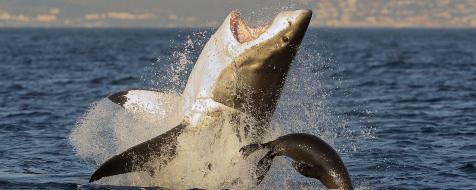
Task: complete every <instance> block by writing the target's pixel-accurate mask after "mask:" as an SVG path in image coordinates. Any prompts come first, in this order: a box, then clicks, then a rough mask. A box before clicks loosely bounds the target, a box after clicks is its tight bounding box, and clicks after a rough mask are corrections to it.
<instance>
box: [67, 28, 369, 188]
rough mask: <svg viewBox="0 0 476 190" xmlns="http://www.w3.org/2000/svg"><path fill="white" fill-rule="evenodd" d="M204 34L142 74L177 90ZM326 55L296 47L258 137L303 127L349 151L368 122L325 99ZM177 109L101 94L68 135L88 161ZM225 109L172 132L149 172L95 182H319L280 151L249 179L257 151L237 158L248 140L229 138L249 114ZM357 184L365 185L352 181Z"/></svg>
mask: <svg viewBox="0 0 476 190" xmlns="http://www.w3.org/2000/svg"><path fill="white" fill-rule="evenodd" d="M207 35H208V33H207V32H199V33H193V34H191V35H188V36H186V39H185V42H184V43H183V45H182V46H183V47H182V48H181V49H180V50H179V51H174V52H173V53H172V56H171V57H169V58H159V59H158V61H159V62H157V63H154V66H156V67H158V69H157V68H156V69H151V72H153V75H152V76H150V75H149V76H148V77H145V79H146V80H147V81H149V82H150V83H151V84H153V85H155V86H157V87H165V88H163V89H164V92H167V93H175V94H177V93H178V92H180V91H181V89H183V87H184V86H185V83H186V77H187V76H188V74H189V71H190V70H189V69H190V68H191V67H192V64H193V62H194V60H193V59H194V58H193V57H196V56H194V54H196V53H197V52H200V49H201V47H202V46H203V45H204V43H205V41H206V36H207ZM316 40H318V39H317V37H316V36H307V37H306V39H305V40H304V43H305V42H306V41H310V42H312V41H316ZM303 46H305V44H303ZM163 60H166V62H170V63H172V64H168V65H164V64H162V63H161V61H163ZM333 63H334V62H333V61H332V59H328V58H325V57H324V56H321V55H320V52H313V51H310V50H309V49H306V48H305V47H303V48H301V51H300V52H299V54H298V55H297V57H296V58H295V61H294V63H293V66H292V69H291V71H290V73H289V76H288V78H287V82H286V85H285V87H284V90H283V93H282V94H283V95H282V97H281V99H280V101H279V105H278V108H277V110H276V113H275V115H274V117H273V120H272V123H271V126H272V131H271V132H270V133H269V134H268V135H267V136H265V137H264V139H265V141H267V140H272V139H274V138H276V137H278V136H281V135H284V134H287V133H294V132H304V133H311V134H314V135H317V136H320V137H321V138H322V139H324V140H325V141H326V142H328V143H329V144H331V145H332V146H333V147H334V148H336V149H337V150H338V151H339V152H340V153H341V154H351V153H352V152H355V151H358V149H359V146H360V143H362V142H363V141H365V140H366V139H369V138H371V137H372V134H373V132H372V130H370V129H368V128H366V127H365V126H363V127H361V128H357V129H355V128H353V129H351V128H349V127H348V124H347V121H346V118H342V117H341V116H336V114H335V113H333V110H332V107H330V105H329V98H330V97H331V96H332V89H329V88H328V87H327V86H326V83H325V82H326V80H329V78H328V77H329V76H328V72H329V69H330V68H332V64H333ZM164 67H165V69H164ZM164 70H165V71H166V72H165V74H164V73H163V71H164ZM169 104H170V105H176V104H181V102H169ZM178 115H179V114H177V115H175V116H174V115H172V116H171V117H167V118H157V117H155V116H152V115H148V114H147V113H139V114H138V113H129V112H126V111H124V110H123V109H121V108H120V107H119V106H117V105H115V104H112V103H110V102H108V101H99V102H98V103H96V104H94V105H92V107H91V108H90V111H88V113H86V114H85V115H84V116H83V117H82V118H81V119H80V120H79V121H78V123H77V125H76V127H75V129H74V130H73V132H72V133H71V135H70V141H71V143H72V144H73V146H74V147H75V150H76V152H77V153H78V155H79V156H80V157H81V158H83V159H85V160H87V161H90V162H91V166H94V165H98V164H100V163H103V162H104V161H105V160H106V159H108V158H110V157H111V156H113V155H115V154H118V153H120V152H122V151H124V150H126V149H127V148H129V147H131V146H133V145H136V144H138V143H140V142H143V141H145V140H147V139H150V138H152V137H155V136H157V135H159V134H162V133H163V132H165V131H167V130H169V129H170V128H171V127H173V126H175V125H176V124H177V123H179V122H180V120H181V119H182V118H180V116H178ZM231 115H232V114H231V113H225V114H224V115H221V116H215V117H212V118H207V119H209V120H212V121H213V122H214V124H216V125H217V124H218V125H222V126H223V127H221V128H208V129H200V130H196V131H190V132H188V133H185V134H184V135H182V136H180V137H179V147H178V150H179V151H178V152H179V154H180V155H178V156H177V158H176V159H173V160H172V161H171V162H170V163H168V165H167V166H165V167H164V168H161V170H160V171H159V172H158V173H156V174H155V176H153V177H151V176H150V175H149V173H147V172H134V173H130V174H125V175H119V176H113V177H109V178H106V179H104V180H101V181H100V183H102V184H115V185H126V186H127V185H133V186H165V187H172V188H192V187H207V188H229V187H233V188H247V189H249V188H266V189H269V188H280V189H282V188H283V187H284V188H288V189H316V188H322V185H321V184H320V183H319V181H317V180H315V179H309V178H305V177H302V176H300V175H299V174H298V173H297V172H296V171H295V170H294V169H293V168H292V167H291V164H290V161H289V160H287V159H285V158H277V159H276V160H275V161H274V163H273V166H272V168H271V170H270V172H269V173H268V175H267V176H266V177H265V180H264V181H263V183H262V184H261V185H260V186H258V187H255V186H254V185H253V182H254V180H253V176H252V172H251V171H252V170H253V168H252V166H253V164H254V163H255V162H256V161H257V160H259V158H260V156H262V155H260V154H255V155H254V157H251V158H250V159H247V160H243V159H242V158H241V156H240V155H239V153H238V151H236V150H238V149H239V148H241V147H242V146H243V145H246V144H248V143H250V141H249V139H241V140H240V139H239V138H236V128H238V130H240V129H242V128H243V127H245V126H246V125H253V121H250V120H246V121H244V122H242V123H241V124H239V125H236V123H233V122H232V121H231V119H230V118H231V117H230V116H231ZM216 130H221V131H216ZM361 131H364V132H361ZM339 141H342V142H346V143H338V142H339ZM195 142H201V143H195ZM151 164H152V165H153V164H154V163H151ZM362 188H363V189H365V187H359V188H358V189H362Z"/></svg>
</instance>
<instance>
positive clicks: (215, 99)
mask: <svg viewBox="0 0 476 190" xmlns="http://www.w3.org/2000/svg"><path fill="white" fill-rule="evenodd" d="M311 16H312V12H311V11H310V10H297V11H284V12H281V13H279V14H278V15H277V16H276V17H275V18H274V19H273V21H272V22H270V23H269V24H265V25H261V26H258V27H251V26H249V25H247V24H246V22H245V21H243V19H242V18H241V16H240V13H239V12H237V11H232V12H231V13H230V14H229V15H228V16H227V18H226V19H225V21H224V22H223V24H222V25H221V26H220V27H219V28H218V29H217V31H216V32H215V33H214V34H213V35H212V36H211V38H210V40H209V41H208V42H207V43H206V45H205V47H204V48H203V50H202V52H201V54H200V56H199V57H198V60H197V62H196V63H195V65H194V67H193V69H192V72H191V74H190V76H189V78H188V81H187V85H186V87H185V90H184V91H183V93H182V94H181V95H173V94H167V93H162V92H158V91H156V90H126V91H121V92H118V93H115V94H113V95H110V96H109V97H108V98H107V99H108V100H109V101H111V102H113V103H115V104H117V105H119V106H121V107H122V108H124V109H125V110H127V111H131V112H147V113H151V114H155V115H156V116H157V117H160V118H167V117H170V116H171V115H172V114H174V115H178V116H179V118H183V119H182V120H181V121H178V122H177V123H181V124H178V126H177V127H175V128H172V129H171V130H172V131H174V132H170V133H169V132H166V133H164V134H163V135H160V136H158V137H155V138H153V139H150V140H148V141H146V142H144V143H141V144H139V145H136V146H133V147H131V148H129V149H128V150H126V151H125V152H123V153H120V154H118V155H116V156H114V157H112V158H110V159H109V160H107V161H106V162H105V163H103V164H102V165H101V166H100V167H99V169H98V170H97V171H95V172H94V174H93V176H92V177H91V179H90V182H93V181H95V180H98V179H101V178H102V177H107V176H112V175H117V174H121V173H128V172H133V171H143V170H150V168H147V167H143V166H145V165H146V162H148V161H149V160H150V159H152V158H157V155H159V156H158V157H167V158H161V159H163V161H164V162H163V163H164V164H166V163H167V161H168V160H170V159H171V158H173V157H174V156H175V155H177V154H176V151H175V148H176V146H177V145H176V144H177V140H176V138H177V137H178V136H179V135H180V134H182V133H187V132H190V131H194V130H195V131H197V130H207V129H210V128H216V127H218V128H221V127H223V125H222V124H220V123H216V122H210V121H214V120H219V119H216V118H217V117H221V116H223V115H227V114H228V115H229V114H230V113H232V114H234V115H241V116H244V117H250V118H253V120H254V121H256V124H253V125H252V126H250V127H248V128H246V129H245V130H238V129H237V130H236V131H237V133H238V132H239V131H244V132H243V133H244V134H243V135H240V134H237V135H236V136H237V138H238V140H239V141H240V142H243V139H244V138H251V137H253V138H255V140H252V141H259V140H260V139H261V138H259V137H260V136H262V134H263V133H264V131H265V130H266V129H267V128H268V126H269V121H270V118H271V116H272V114H273V112H274V110H275V108H276V104H277V101H278V99H279V96H280V94H281V89H282V87H283V85H284V82H285V79H286V75H287V72H288V70H289V68H290V65H291V63H292V61H293V58H294V56H295V55H296V53H297V51H298V48H299V45H300V43H301V41H302V39H303V37H304V35H305V32H306V30H307V27H308V25H309V22H310V19H311ZM172 100H173V101H176V100H180V101H179V102H180V103H178V104H173V106H170V104H167V101H172ZM239 120H240V119H235V121H239ZM177 128H178V129H177ZM217 131H220V130H217ZM210 136H219V135H214V134H210ZM197 143H203V144H204V145H205V144H206V143H207V142H202V141H200V142H197ZM161 147H167V148H166V149H167V151H168V153H162V152H163V151H164V150H165V149H164V148H161ZM239 147H241V146H239ZM224 149H227V147H224ZM238 149H239V148H237V150H236V152H238ZM151 155H155V156H154V157H153V156H151ZM232 156H233V155H223V158H225V159H230V160H231V158H232Z"/></svg>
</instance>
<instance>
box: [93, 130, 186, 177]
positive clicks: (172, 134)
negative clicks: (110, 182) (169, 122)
mask: <svg viewBox="0 0 476 190" xmlns="http://www.w3.org/2000/svg"><path fill="white" fill-rule="evenodd" d="M185 127H186V125H185V124H180V125H178V126H176V127H174V128H173V129H171V130H169V131H167V132H165V133H164V134H161V135H159V136H157V137H154V138H152V139H150V140H148V141H146V142H143V143H141V144H138V145H136V146H133V147H132V148H129V149H127V150H126V151H124V152H123V153H121V154H119V155H116V156H114V157H112V158H110V159H109V160H107V161H106V162H104V163H103V164H102V165H101V166H100V167H99V168H98V169H97V170H96V171H95V172H94V173H93V174H92V175H91V178H90V180H89V182H93V181H96V180H99V179H101V178H103V177H108V176H113V175H118V174H124V173H129V172H134V171H152V170H153V169H154V168H150V167H146V164H147V163H148V162H149V161H150V160H152V159H154V158H158V159H162V160H161V161H164V162H167V161H168V160H169V159H171V158H172V157H173V156H175V151H176V150H175V149H176V146H177V137H178V136H179V135H180V134H181V133H182V132H183V130H184V129H185Z"/></svg>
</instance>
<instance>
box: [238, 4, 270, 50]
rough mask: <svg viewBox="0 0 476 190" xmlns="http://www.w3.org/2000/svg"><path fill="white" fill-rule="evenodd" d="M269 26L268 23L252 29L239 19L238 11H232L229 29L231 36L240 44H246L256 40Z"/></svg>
mask: <svg viewBox="0 0 476 190" xmlns="http://www.w3.org/2000/svg"><path fill="white" fill-rule="evenodd" d="M270 25H271V21H270V22H266V23H264V24H261V25H259V26H256V27H253V26H250V25H248V24H247V23H246V22H245V21H244V20H243V19H242V17H241V15H240V13H239V12H238V11H233V12H232V13H231V17H230V29H231V32H232V33H233V36H234V37H235V38H236V40H237V41H238V42H240V43H246V42H249V41H252V40H254V39H256V38H258V37H259V36H260V35H261V34H263V33H264V32H265V31H266V30H267V29H268V28H269V26H270Z"/></svg>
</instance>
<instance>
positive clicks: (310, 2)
mask: <svg viewBox="0 0 476 190" xmlns="http://www.w3.org/2000/svg"><path fill="white" fill-rule="evenodd" d="M301 8H307V9H311V10H313V11H314V16H313V19H312V22H311V26H313V27H396V28H402V27H438V28H440V27H443V28H445V27H473V28H474V27H476V0H295V1H289V0H0V27H153V28H173V27H217V26H218V25H219V24H220V23H221V22H222V20H223V19H224V18H225V17H226V15H227V14H228V13H229V12H230V11H231V10H238V11H240V12H241V13H242V15H243V17H244V18H245V20H247V21H249V22H251V23H255V24H259V23H260V22H264V21H266V20H267V19H269V18H272V16H273V15H275V14H276V13H278V12H280V11H283V10H294V9H301Z"/></svg>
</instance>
